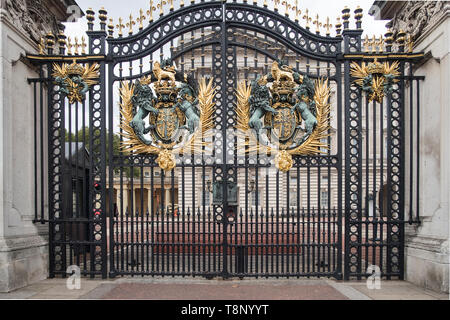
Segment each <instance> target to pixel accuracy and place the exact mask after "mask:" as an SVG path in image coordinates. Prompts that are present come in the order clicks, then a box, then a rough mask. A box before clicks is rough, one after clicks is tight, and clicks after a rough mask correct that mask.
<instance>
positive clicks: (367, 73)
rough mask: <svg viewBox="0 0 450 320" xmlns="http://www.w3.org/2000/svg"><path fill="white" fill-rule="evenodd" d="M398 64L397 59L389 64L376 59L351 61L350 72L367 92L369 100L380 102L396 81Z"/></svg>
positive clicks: (398, 73) (390, 91)
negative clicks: (367, 61)
mask: <svg viewBox="0 0 450 320" xmlns="http://www.w3.org/2000/svg"><path fill="white" fill-rule="evenodd" d="M399 66H400V63H399V62H398V61H395V62H393V63H392V64H390V63H389V62H384V63H381V62H378V60H377V59H375V60H374V61H373V62H370V63H368V64H366V63H365V62H363V63H362V64H361V65H359V64H358V63H357V62H352V64H351V65H350V67H351V70H350V74H351V76H352V77H354V78H356V80H355V81H354V82H355V83H356V84H357V85H358V86H359V87H360V88H361V90H362V91H363V92H365V93H366V94H367V97H368V99H369V101H377V102H378V103H382V102H383V99H384V97H385V96H387V95H389V94H391V93H392V91H393V87H394V84H395V83H397V82H398V79H397V77H398V76H399V75H400V72H399Z"/></svg>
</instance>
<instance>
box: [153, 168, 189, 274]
mask: <svg viewBox="0 0 450 320" xmlns="http://www.w3.org/2000/svg"><path fill="white" fill-rule="evenodd" d="M183 172H184V171H183ZM150 179H151V181H150V183H151V192H152V207H151V209H150V210H151V211H150V212H151V213H150V214H151V255H152V258H151V265H152V270H151V272H152V274H154V273H155V271H156V270H155V251H156V259H158V256H157V252H158V247H157V246H156V242H157V241H158V237H156V238H155V216H156V219H157V218H158V208H156V212H155V201H154V199H155V167H154V165H152V166H151V168H150ZM183 181H184V179H183ZM156 204H158V203H156ZM155 248H156V250H155Z"/></svg>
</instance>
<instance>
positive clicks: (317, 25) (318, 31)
mask: <svg viewBox="0 0 450 320" xmlns="http://www.w3.org/2000/svg"><path fill="white" fill-rule="evenodd" d="M313 24H314V25H315V26H316V33H317V34H319V33H320V27H321V26H322V23H321V22H320V21H319V15H318V14H317V15H316V19H315V20H314V21H313Z"/></svg>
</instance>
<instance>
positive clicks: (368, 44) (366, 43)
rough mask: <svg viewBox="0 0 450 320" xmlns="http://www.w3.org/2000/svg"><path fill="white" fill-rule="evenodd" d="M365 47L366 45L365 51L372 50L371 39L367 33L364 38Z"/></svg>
mask: <svg viewBox="0 0 450 320" xmlns="http://www.w3.org/2000/svg"><path fill="white" fill-rule="evenodd" d="M363 47H364V52H369V51H370V40H369V36H368V35H366V38H365V39H364V42H363Z"/></svg>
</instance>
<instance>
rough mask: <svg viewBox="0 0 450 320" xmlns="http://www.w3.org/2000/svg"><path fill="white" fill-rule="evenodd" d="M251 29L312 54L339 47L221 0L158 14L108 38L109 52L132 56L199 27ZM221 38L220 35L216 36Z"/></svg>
mask: <svg viewBox="0 0 450 320" xmlns="http://www.w3.org/2000/svg"><path fill="white" fill-rule="evenodd" d="M224 26H225V27H226V28H232V27H235V28H242V29H245V30H252V31H255V32H259V33H261V34H267V35H270V37H272V38H274V39H276V40H277V41H279V42H281V43H283V44H284V45H286V46H287V47H289V48H291V49H293V50H294V51H296V52H299V53H301V54H303V55H305V56H309V57H311V58H316V59H322V60H330V59H332V58H335V57H336V55H337V54H339V53H340V51H341V42H342V37H323V36H320V35H316V34H313V33H311V32H310V31H309V30H307V29H305V28H303V27H301V26H300V25H298V24H296V23H295V22H294V21H292V20H290V19H289V18H287V17H284V16H282V15H280V14H279V13H277V12H273V11H270V10H269V9H267V8H260V7H257V6H252V5H249V4H246V3H242V4H239V3H223V2H222V1H216V2H206V3H199V4H196V5H191V6H188V7H183V8H180V9H179V10H176V11H174V12H171V13H170V14H169V15H167V16H163V17H161V18H160V19H159V20H157V21H156V22H154V23H151V24H150V25H149V26H148V27H147V28H145V29H143V30H142V31H140V32H139V33H137V34H135V35H131V36H129V37H119V38H109V39H108V43H109V54H110V56H111V58H113V59H114V60H115V61H118V62H119V61H123V60H132V59H136V58H139V57H141V56H143V55H145V54H147V53H148V52H152V51H154V50H156V49H157V48H159V47H161V46H162V45H163V44H164V43H167V42H169V41H170V40H172V39H174V38H176V37H177V36H179V35H181V34H184V33H187V32H190V31H193V30H196V29H200V28H206V27H212V28H214V30H215V31H222V28H223V27H224ZM217 41H218V42H220V39H217Z"/></svg>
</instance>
